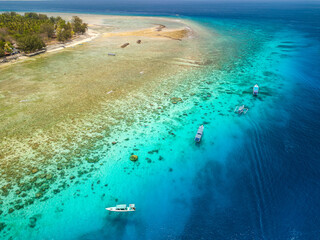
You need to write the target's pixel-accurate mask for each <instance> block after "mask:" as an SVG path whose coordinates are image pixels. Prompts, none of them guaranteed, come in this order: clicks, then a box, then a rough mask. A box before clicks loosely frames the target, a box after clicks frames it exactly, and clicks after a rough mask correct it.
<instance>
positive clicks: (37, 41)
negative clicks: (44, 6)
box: [0, 12, 88, 57]
mask: <svg viewBox="0 0 320 240" xmlns="http://www.w3.org/2000/svg"><path fill="white" fill-rule="evenodd" d="M87 28H88V25H87V24H86V23H83V21H82V19H81V18H79V17H77V16H74V17H72V20H71V22H68V21H65V20H63V19H62V18H61V17H59V16H58V17H48V16H47V15H45V14H37V13H24V15H21V14H18V13H16V12H5V13H2V14H0V57H1V56H5V55H9V54H12V53H14V51H15V48H17V49H19V50H21V51H23V52H26V53H30V52H35V51H37V50H40V49H42V48H44V47H45V46H46V43H47V42H49V41H51V40H53V39H57V40H58V41H59V42H65V41H68V40H70V39H71V38H72V37H73V36H74V35H75V34H84V33H85V32H86V30H87Z"/></svg>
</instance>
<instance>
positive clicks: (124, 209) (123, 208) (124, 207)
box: [106, 204, 136, 212]
mask: <svg viewBox="0 0 320 240" xmlns="http://www.w3.org/2000/svg"><path fill="white" fill-rule="evenodd" d="M106 210H108V211H110V212H134V211H135V210H136V206H135V205H134V204H129V207H127V205H126V204H119V205H117V206H115V207H109V208H106Z"/></svg>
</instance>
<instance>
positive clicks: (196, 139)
mask: <svg viewBox="0 0 320 240" xmlns="http://www.w3.org/2000/svg"><path fill="white" fill-rule="evenodd" d="M203 129H204V126H203V125H201V126H200V127H199V128H198V131H197V134H196V137H195V139H194V140H195V141H196V142H197V143H198V142H200V141H201V138H202V134H203Z"/></svg>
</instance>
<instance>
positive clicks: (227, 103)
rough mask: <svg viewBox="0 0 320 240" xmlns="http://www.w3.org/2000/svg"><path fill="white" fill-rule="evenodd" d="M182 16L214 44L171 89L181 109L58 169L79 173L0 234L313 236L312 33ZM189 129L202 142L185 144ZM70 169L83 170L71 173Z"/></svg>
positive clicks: (318, 189)
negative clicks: (200, 131) (122, 207)
mask: <svg viewBox="0 0 320 240" xmlns="http://www.w3.org/2000/svg"><path fill="white" fill-rule="evenodd" d="M270 14H271V13H270ZM190 19H192V20H193V21H196V22H197V23H199V24H202V25H203V26H205V27H207V28H208V29H210V31H212V32H215V33H218V34H220V35H221V36H223V38H221V39H219V40H217V39H216V40H213V41H214V44H212V46H211V45H210V46H209V47H208V48H207V49H205V50H206V51H207V54H208V55H209V56H211V55H212V61H213V63H211V64H208V65H206V66H204V67H202V68H200V69H194V70H192V71H190V73H189V75H188V77H186V78H185V79H184V80H183V82H182V83H181V85H180V86H179V87H177V88H176V89H175V92H174V93H172V96H177V97H181V98H182V100H183V101H182V102H179V103H178V104H170V101H169V99H168V102H163V103H162V104H164V105H166V106H167V110H166V111H165V112H163V113H161V114H159V113H154V114H153V115H150V116H149V117H147V118H144V119H142V118H141V119H142V120H141V122H139V120H136V121H134V122H133V124H132V125H131V126H130V127H128V126H120V127H119V128H117V129H116V130H115V131H114V132H113V133H112V134H111V136H108V137H105V138H103V139H101V140H100V141H99V142H97V143H96V146H95V147H93V148H92V149H91V150H90V151H89V152H88V153H87V154H88V155H89V156H86V157H91V158H98V159H99V162H98V163H95V164H93V163H92V164H90V163H86V164H84V163H83V164H82V165H81V166H76V167H75V168H73V169H69V170H66V171H72V173H73V174H74V175H77V176H79V178H77V179H76V180H74V181H73V180H72V179H67V180H64V182H65V184H68V185H69V187H68V188H65V190H62V191H61V192H59V193H57V194H51V195H52V197H51V198H49V199H48V200H46V201H36V202H35V204H33V205H31V206H29V207H28V208H25V209H24V210H22V211H15V212H14V213H12V214H11V215H6V216H5V217H4V218H1V221H5V223H6V225H7V227H6V228H5V230H3V231H2V232H1V233H0V234H1V235H2V237H3V238H5V239H10V237H11V239H317V238H318V236H319V227H318V226H319V224H320V221H319V218H318V216H319V214H318V213H319V212H320V207H319V204H318V203H317V199H319V197H320V186H319V183H318V182H319V178H320V173H319V161H318V160H319V159H320V158H319V156H320V155H319V133H318V131H317V129H319V117H318V116H319V115H318V110H319V107H318V106H317V103H318V102H319V96H320V94H319V87H318V85H317V83H318V82H319V81H318V80H319V77H318V76H319V75H318V73H319V70H317V66H318V65H317V64H318V63H319V62H320V59H319V54H318V53H319V36H318V35H317V34H316V33H317V31H316V29H319V28H317V26H314V28H311V29H312V31H311V30H310V29H308V30H307V32H306V31H302V30H301V29H302V26H303V24H304V23H303V22H302V23H301V22H298V24H297V22H294V21H293V22H283V21H282V20H275V19H272V20H265V19H259V18H257V19H258V20H257V19H252V18H244V19H233V18H214V17H203V18H199V17H190ZM307 25H308V26H309V27H310V24H307ZM218 53H219V54H221V56H222V57H220V55H219V59H218V58H217V57H216V55H218ZM217 61H219V62H218V63H217ZM256 83H258V84H259V86H260V94H259V96H258V97H256V98H255V97H253V96H252V87H253V85H254V84H256ZM240 104H241V105H242V104H244V105H245V106H247V107H248V108H249V111H248V113H247V114H246V115H244V116H238V115H236V114H235V113H234V112H233V110H234V108H235V106H237V105H240ZM138 115H139V114H138ZM137 119H139V118H138V117H137ZM200 124H204V125H205V131H204V136H203V139H202V142H201V144H200V145H195V144H194V140H193V138H194V135H195V133H196V130H197V128H198V126H199V125H200ZM114 140H116V141H117V144H115V145H112V146H108V147H107V146H106V143H110V142H111V141H114ZM132 153H134V154H137V155H138V156H139V160H138V161H137V162H136V163H133V162H131V161H129V160H128V156H130V154H132ZM80 168H81V169H87V170H88V172H89V173H87V174H83V176H81V174H79V172H77V171H78V170H79V169H80ZM72 173H71V174H72ZM67 175H69V174H67ZM62 183H63V182H62V181H61V182H59V181H57V182H56V183H55V185H56V186H58V185H60V184H62ZM52 189H54V187H52ZM119 203H126V204H129V203H135V204H136V207H137V211H136V212H134V213H129V214H119V213H109V212H106V211H105V210H104V208H105V207H108V206H114V205H116V204H119ZM30 218H31V219H32V218H35V219H36V226H35V227H33V228H31V227H30ZM31 221H32V220H31ZM1 235H0V236H1Z"/></svg>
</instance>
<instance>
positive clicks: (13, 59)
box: [0, 28, 100, 67]
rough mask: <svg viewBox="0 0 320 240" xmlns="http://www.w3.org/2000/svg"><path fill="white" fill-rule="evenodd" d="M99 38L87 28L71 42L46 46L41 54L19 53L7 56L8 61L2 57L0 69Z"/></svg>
mask: <svg viewBox="0 0 320 240" xmlns="http://www.w3.org/2000/svg"><path fill="white" fill-rule="evenodd" d="M99 36H100V34H99V33H97V32H96V31H94V30H93V29H90V28H88V30H87V32H86V33H85V34H83V35H78V36H76V37H75V38H73V39H72V40H69V41H67V42H64V43H59V42H58V43H53V44H49V45H47V46H46V47H45V51H44V52H43V53H40V54H35V55H34V56H26V55H22V54H21V53H19V54H16V55H12V56H8V57H9V59H8V57H2V58H0V67H2V66H8V65H11V64H14V63H17V62H20V61H21V60H25V59H28V58H32V57H35V56H38V55H43V54H46V53H52V52H57V51H60V50H63V49H65V48H69V47H75V46H77V45H80V44H83V43H87V42H90V41H92V40H94V39H96V38H97V37H99ZM4 59H6V60H7V61H5V62H3V60H4Z"/></svg>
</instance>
